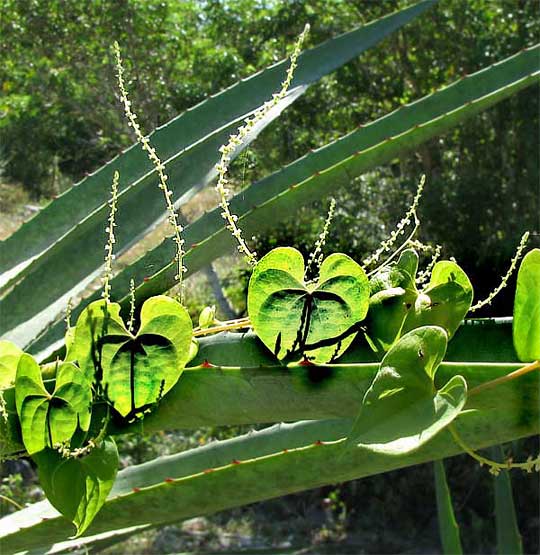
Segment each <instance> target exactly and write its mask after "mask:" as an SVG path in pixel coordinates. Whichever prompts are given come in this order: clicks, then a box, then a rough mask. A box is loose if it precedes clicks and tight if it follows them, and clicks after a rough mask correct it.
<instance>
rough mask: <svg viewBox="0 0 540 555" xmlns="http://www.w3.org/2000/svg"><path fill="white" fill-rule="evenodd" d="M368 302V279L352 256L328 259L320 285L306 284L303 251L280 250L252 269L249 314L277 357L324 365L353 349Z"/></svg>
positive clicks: (337, 255)
mask: <svg viewBox="0 0 540 555" xmlns="http://www.w3.org/2000/svg"><path fill="white" fill-rule="evenodd" d="M368 300H369V284H368V280H367V277H366V275H365V273H364V271H363V270H362V268H361V267H360V266H359V265H358V264H357V263H356V262H355V261H354V260H352V259H351V258H349V257H348V256H346V255H344V254H332V255H330V256H329V257H328V258H326V259H325V260H324V262H323V263H322V265H321V268H320V273H319V279H318V281H317V282H316V283H313V284H306V283H305V282H304V259H303V257H302V255H301V253H300V252H298V251H297V250H296V249H293V248H291V247H280V248H277V249H274V250H272V251H270V252H269V253H268V254H267V255H266V256H264V257H263V258H262V259H261V260H260V261H259V263H258V264H257V266H256V267H255V269H254V271H253V274H252V276H251V279H250V281H249V288H248V314H249V317H250V319H251V323H252V325H253V329H254V330H255V332H256V333H257V335H258V336H259V338H260V339H261V341H262V342H263V343H264V344H265V345H266V346H267V347H268V348H269V349H270V350H271V351H272V352H273V353H274V354H275V355H276V356H277V357H278V359H280V360H282V359H284V358H287V357H296V358H298V357H299V355H300V354H305V356H307V357H308V358H309V359H310V360H312V361H315V362H318V363H324V362H329V361H331V360H334V359H336V358H337V357H338V356H339V355H340V354H341V353H343V351H345V349H346V348H347V347H348V346H349V345H350V343H351V342H352V340H353V339H354V337H355V336H356V333H357V332H358V323H359V322H361V321H362V320H363V319H364V318H365V316H366V313H367V309H368Z"/></svg>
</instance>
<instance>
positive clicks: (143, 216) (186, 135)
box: [0, 0, 433, 347]
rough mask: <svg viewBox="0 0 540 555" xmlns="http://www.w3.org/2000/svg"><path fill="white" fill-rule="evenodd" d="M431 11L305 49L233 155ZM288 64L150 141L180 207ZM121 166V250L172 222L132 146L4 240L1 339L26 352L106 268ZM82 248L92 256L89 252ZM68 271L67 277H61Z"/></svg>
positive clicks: (0, 251) (428, 1)
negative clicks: (112, 194) (113, 192)
mask: <svg viewBox="0 0 540 555" xmlns="http://www.w3.org/2000/svg"><path fill="white" fill-rule="evenodd" d="M431 5H433V1H432V0H424V1H422V2H420V3H418V4H417V5H414V6H412V7H409V8H406V9H404V10H401V11H400V12H397V13H395V14H391V15H389V16H387V17H384V18H382V19H380V20H377V21H374V22H372V23H370V24H368V25H366V26H364V27H362V28H360V29H355V30H354V31H351V32H350V33H346V34H344V35H342V36H339V37H336V38H335V39H332V40H330V41H327V42H325V43H323V44H321V45H319V46H318V47H316V48H313V49H311V50H309V51H307V52H305V53H303V54H302V55H301V56H300V57H299V59H298V68H297V70H296V73H295V77H294V80H293V83H292V85H291V89H290V91H289V94H288V95H287V96H286V97H285V98H284V99H283V100H282V101H280V102H279V103H278V105H277V106H276V107H274V108H273V109H272V111H271V113H270V114H268V116H267V117H266V118H265V119H264V121H262V122H260V125H258V126H256V128H254V129H253V130H252V132H251V133H250V136H249V137H247V139H246V141H245V142H244V144H243V145H242V146H241V147H240V148H238V149H237V150H236V151H235V153H234V156H236V155H238V154H239V152H241V150H242V149H243V148H245V147H246V146H247V145H248V144H249V143H250V142H251V141H252V140H253V139H254V138H255V137H256V136H257V134H258V133H259V132H260V131H261V130H262V129H263V128H264V127H265V126H266V125H268V124H269V123H270V122H271V121H273V120H274V119H275V118H276V117H278V116H279V114H280V113H281V112H282V111H283V110H284V109H285V108H286V107H287V106H288V105H290V104H291V103H292V102H294V101H295V100H296V99H297V98H298V97H299V96H301V95H302V94H303V93H304V92H305V90H306V89H307V87H308V86H309V85H310V84H311V83H313V82H315V81H317V80H318V79H320V78H321V77H322V76H323V75H325V74H327V73H329V72H331V71H334V70H335V69H336V68H338V67H340V66H341V65H343V64H344V63H346V62H347V61H349V60H350V59H352V58H354V57H355V56H357V55H358V54H360V53H361V52H362V51H364V50H365V49H367V48H369V47H370V46H372V45H374V44H376V43H377V42H379V41H380V40H382V39H383V38H384V37H385V36H387V35H388V34H390V33H392V32H393V31H394V30H396V29H398V28H399V27H401V26H402V25H404V24H405V23H407V22H408V21H410V20H411V19H412V18H414V17H415V16H416V15H418V14H420V13H422V12H423V11H424V10H425V9H427V8H428V7H429V6H431ZM286 65H287V61H286V60H285V61H283V62H280V63H279V64H276V65H275V66H272V67H270V68H268V69H267V70H265V71H263V72H261V73H258V74H256V75H254V76H253V77H251V78H250V79H246V80H244V81H241V82H240V83H238V84H237V85H235V86H233V87H231V88H229V89H227V90H225V91H224V92H222V93H221V94H219V95H216V96H214V97H211V98H209V99H208V100H207V101H205V102H203V103H201V104H199V105H197V106H195V107H194V108H192V109H191V110H188V111H187V112H185V113H184V114H182V115H180V116H179V117H178V118H176V119H174V120H172V121H171V122H169V123H168V124H166V125H165V126H163V127H161V128H160V129H158V130H156V132H155V133H154V134H153V135H152V136H151V141H152V143H153V144H154V146H155V148H156V150H157V152H158V153H159V155H160V157H161V159H162V160H163V162H164V164H165V166H166V168H167V173H168V175H169V185H170V189H171V190H172V192H173V197H172V199H171V200H172V201H173V202H174V203H175V204H176V205H177V206H178V205H179V204H181V203H182V202H185V201H186V200H187V199H189V198H190V197H191V196H192V195H193V194H194V193H195V192H196V191H198V190H200V188H201V187H203V186H204V185H206V184H208V183H209V182H210V181H211V180H212V179H213V178H214V177H215V176H216V171H215V165H216V163H217V162H218V161H219V157H220V154H219V152H218V149H219V147H220V145H222V144H224V143H225V142H227V140H228V138H229V135H230V134H231V133H233V132H234V131H235V130H236V128H237V127H238V126H239V125H241V124H242V122H243V121H244V119H245V118H246V117H248V116H249V115H250V114H251V113H252V112H253V111H254V110H256V109H257V108H258V107H259V106H260V105H262V104H263V103H264V102H265V101H266V100H268V99H269V98H270V97H271V95H272V93H273V92H275V91H276V90H279V88H280V83H281V81H282V80H283V76H284V74H285V70H286ZM115 170H118V171H119V172H120V175H121V180H120V191H119V199H118V204H119V206H120V207H121V209H120V210H119V212H118V214H117V224H118V233H117V237H116V253H117V254H121V253H122V252H123V251H125V250H126V249H127V248H129V247H130V246H131V245H132V244H133V243H134V242H136V241H138V240H139V239H140V238H142V236H143V235H145V234H146V233H147V232H148V231H149V230H150V229H152V228H153V227H154V226H155V225H156V224H157V223H158V222H159V221H160V220H161V219H162V218H163V217H164V215H165V205H164V203H163V199H162V197H161V195H160V192H159V190H158V189H157V187H156V181H157V179H156V176H155V173H154V171H153V168H152V166H151V164H150V163H149V162H148V160H147V159H146V157H145V153H144V152H142V150H141V149H140V148H139V147H138V146H134V147H131V148H130V149H128V150H127V151H126V152H125V153H124V154H122V155H121V156H119V157H118V158H117V159H115V160H113V161H112V162H111V163H109V164H107V165H106V166H104V167H103V168H102V169H100V170H98V171H97V172H96V173H95V174H93V175H91V176H89V177H88V178H86V179H85V180H83V181H82V182H80V183H79V184H78V185H77V186H76V187H73V188H71V189H70V190H69V191H67V192H66V193H65V194H63V195H62V196H61V197H60V198H59V199H58V200H56V201H54V202H52V203H51V204H50V205H48V206H47V207H46V208H45V209H44V210H43V211H41V212H40V213H39V214H38V215H36V216H35V217H34V218H33V219H32V220H31V221H30V222H28V224H26V225H24V226H22V227H21V229H20V230H18V231H17V232H16V233H15V234H13V235H12V236H11V237H10V238H8V239H7V240H6V241H4V242H0V261H1V263H0V272H2V275H1V276H0V283H2V282H3V284H4V287H5V290H6V291H7V293H6V295H5V297H4V298H3V299H2V300H1V301H0V312H2V315H3V317H2V319H1V320H0V336H2V337H4V338H5V339H10V340H12V341H14V342H15V343H17V344H18V345H19V346H21V347H25V346H27V345H28V344H29V342H30V341H31V340H32V339H33V338H34V337H35V336H37V335H38V334H39V333H40V332H41V331H43V329H44V328H46V327H47V326H48V325H49V324H50V322H51V321H52V320H53V319H54V318H55V317H56V316H57V315H58V314H59V313H60V312H61V311H62V310H63V309H64V308H65V305H66V302H67V300H68V299H69V298H71V297H74V296H75V295H76V294H77V293H78V292H80V291H82V290H84V288H85V287H86V285H87V284H88V282H89V281H91V279H93V277H95V276H96V275H97V273H98V272H99V268H100V267H101V265H102V264H103V256H102V255H103V235H102V234H103V230H104V229H105V227H106V221H107V217H108V213H109V208H108V205H107V201H108V197H109V191H110V183H111V179H112V174H113V172H114V171H115ZM141 207H144V209H141ZM43 230H47V232H46V233H44V231H43ZM82 252H83V253H84V256H80V253H82ZM171 259H172V258H171ZM171 259H169V261H170V260H171ZM59 267H62V272H58V268H59ZM145 271H147V270H145ZM15 282H18V283H17V284H16V286H15V287H14V288H13V289H12V290H11V291H8V287H9V286H10V285H11V284H12V283H15ZM113 291H115V290H114V289H113ZM161 292H164V291H161ZM77 314H78V313H77ZM77 314H75V316H76V315H77Z"/></svg>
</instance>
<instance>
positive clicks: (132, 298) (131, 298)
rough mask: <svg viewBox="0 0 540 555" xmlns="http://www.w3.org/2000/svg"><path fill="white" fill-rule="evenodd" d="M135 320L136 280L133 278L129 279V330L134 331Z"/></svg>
mask: <svg viewBox="0 0 540 555" xmlns="http://www.w3.org/2000/svg"><path fill="white" fill-rule="evenodd" d="M134 322H135V281H134V279H133V278H131V279H130V280H129V321H128V331H129V332H133V325H134Z"/></svg>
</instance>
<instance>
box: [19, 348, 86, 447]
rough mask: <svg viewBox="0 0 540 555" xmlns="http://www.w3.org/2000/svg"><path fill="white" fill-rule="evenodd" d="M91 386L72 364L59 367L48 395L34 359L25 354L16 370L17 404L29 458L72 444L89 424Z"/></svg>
mask: <svg viewBox="0 0 540 555" xmlns="http://www.w3.org/2000/svg"><path fill="white" fill-rule="evenodd" d="M90 386H91V384H90V383H89V382H88V380H87V379H86V376H85V375H84V373H83V372H81V370H80V368H78V367H77V366H75V364H72V363H70V362H63V363H60V364H59V365H58V369H57V371H56V382H55V388H54V391H53V392H52V393H49V392H48V391H47V389H46V388H45V385H44V383H43V379H42V376H41V368H40V367H39V365H38V363H37V362H36V361H35V360H34V358H33V357H32V356H30V355H27V354H23V355H22V356H21V358H20V361H19V366H18V368H17V377H16V382H15V401H16V405H17V413H18V415H19V420H20V423H21V431H22V438H23V442H24V446H25V447H26V450H27V451H28V453H29V454H30V455H32V454H34V453H37V452H39V451H41V450H42V449H44V448H45V447H54V446H55V445H57V444H60V443H64V442H66V441H69V440H70V439H71V438H72V436H73V434H74V433H75V431H76V430H77V426H79V427H80V428H81V430H88V427H89V425H90V415H91V402H92V391H91V387H90Z"/></svg>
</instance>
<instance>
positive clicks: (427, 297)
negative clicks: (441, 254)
mask: <svg viewBox="0 0 540 555" xmlns="http://www.w3.org/2000/svg"><path fill="white" fill-rule="evenodd" d="M472 300H473V287H472V285H471V282H470V281H469V278H468V277H467V274H466V273H465V272H464V271H463V270H462V269H461V268H460V267H459V266H458V265H457V264H456V263H455V262H451V261H449V260H442V261H440V262H437V264H435V266H434V268H433V271H432V273H431V279H430V281H429V284H428V287H427V289H425V290H424V291H423V292H422V293H420V294H419V295H418V297H417V299H416V302H415V304H414V308H413V310H411V311H410V312H409V314H408V315H407V318H406V320H405V324H404V326H403V332H407V331H409V330H413V329H415V328H419V327H421V326H427V325H430V326H440V327H442V328H444V329H445V330H446V332H447V333H448V336H449V337H450V338H451V337H452V336H453V335H454V333H455V331H456V330H457V329H458V327H459V325H460V324H461V322H462V320H463V318H464V317H465V315H466V314H467V312H468V311H469V308H470V307H471V303H472Z"/></svg>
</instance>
